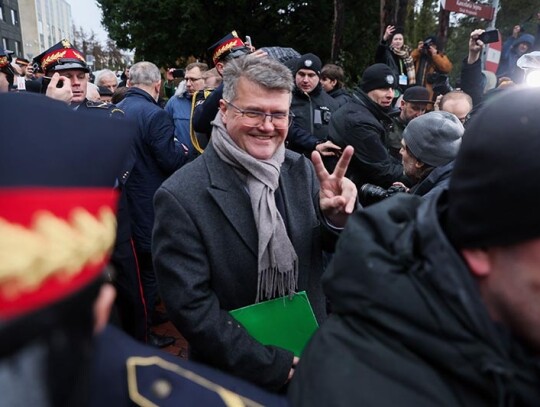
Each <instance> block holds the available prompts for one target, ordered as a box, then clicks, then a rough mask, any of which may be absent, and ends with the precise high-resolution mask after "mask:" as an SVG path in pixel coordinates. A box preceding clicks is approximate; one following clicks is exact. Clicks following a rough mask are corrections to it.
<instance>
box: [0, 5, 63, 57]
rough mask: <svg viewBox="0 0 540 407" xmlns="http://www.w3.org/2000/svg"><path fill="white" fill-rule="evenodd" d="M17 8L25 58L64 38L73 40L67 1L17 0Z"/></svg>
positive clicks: (33, 55)
mask: <svg viewBox="0 0 540 407" xmlns="http://www.w3.org/2000/svg"><path fill="white" fill-rule="evenodd" d="M0 1H2V0H0ZM19 10H20V15H21V27H22V30H21V31H22V40H23V46H24V52H25V58H28V59H31V58H33V57H35V56H36V55H38V54H40V53H41V52H43V51H45V50H46V49H48V48H50V47H51V46H53V45H54V44H56V43H57V42H58V41H60V40H62V39H64V38H67V39H69V40H73V22H72V19H71V6H70V5H69V3H68V2H67V1H65V0H19Z"/></svg>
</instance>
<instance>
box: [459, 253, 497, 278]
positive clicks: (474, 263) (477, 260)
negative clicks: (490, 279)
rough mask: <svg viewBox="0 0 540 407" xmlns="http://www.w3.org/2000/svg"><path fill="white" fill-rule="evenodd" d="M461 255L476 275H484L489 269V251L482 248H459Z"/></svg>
mask: <svg viewBox="0 0 540 407" xmlns="http://www.w3.org/2000/svg"><path fill="white" fill-rule="evenodd" d="M461 255H462V256H463V258H464V259H465V262H466V263H467V265H468V266H469V269H470V270H471V272H472V274H473V275H474V276H476V277H486V276H487V275H488V274H489V273H490V271H491V260H490V256H489V253H488V252H487V251H486V250H484V249H461Z"/></svg>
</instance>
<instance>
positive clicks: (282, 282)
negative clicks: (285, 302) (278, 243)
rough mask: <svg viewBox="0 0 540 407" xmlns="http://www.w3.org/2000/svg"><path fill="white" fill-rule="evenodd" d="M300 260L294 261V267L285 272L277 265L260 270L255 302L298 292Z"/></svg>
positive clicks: (290, 296)
mask: <svg viewBox="0 0 540 407" xmlns="http://www.w3.org/2000/svg"><path fill="white" fill-rule="evenodd" d="M297 282H298V262H297V261H296V260H295V261H293V264H292V268H290V269H288V270H286V271H285V272H282V271H280V270H279V269H278V268H277V267H268V268H266V269H264V270H261V271H260V272H259V278H258V281H257V298H256V299H255V303H259V302H261V301H265V300H271V299H273V298H276V297H284V296H285V295H288V296H289V299H291V298H292V297H293V295H294V294H295V293H296V291H297V289H298V287H297V285H298V283H297Z"/></svg>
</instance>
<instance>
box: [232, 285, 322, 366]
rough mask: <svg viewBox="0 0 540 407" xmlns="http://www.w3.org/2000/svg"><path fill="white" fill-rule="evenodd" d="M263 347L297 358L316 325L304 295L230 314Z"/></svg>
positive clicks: (277, 299)
mask: <svg viewBox="0 0 540 407" xmlns="http://www.w3.org/2000/svg"><path fill="white" fill-rule="evenodd" d="M230 314H231V315H232V316H233V317H234V318H235V319H236V320H237V321H238V322H240V324H241V325H242V326H243V327H244V328H245V329H246V330H247V331H248V332H249V333H250V334H251V336H253V337H254V338H255V339H257V340H258V341H259V342H260V343H262V344H263V345H275V346H279V347H280V348H284V349H287V350H290V351H291V352H293V353H294V354H295V356H298V357H300V355H301V354H302V351H303V350H304V347H305V346H306V343H307V342H308V340H309V338H311V335H313V333H314V332H315V331H316V330H317V328H318V326H319V325H318V324H317V320H316V319H315V314H313V309H312V308H311V304H310V303H309V299H308V297H307V294H306V292H305V291H302V292H299V293H297V294H295V295H294V296H293V297H292V299H289V297H288V296H286V297H280V298H276V299H273V300H269V301H264V302H260V303H258V304H253V305H248V306H247V307H243V308H238V309H235V310H232V311H230Z"/></svg>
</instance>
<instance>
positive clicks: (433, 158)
mask: <svg viewBox="0 0 540 407" xmlns="http://www.w3.org/2000/svg"><path fill="white" fill-rule="evenodd" d="M464 131H465V129H464V128H463V125H462V124H461V122H460V121H459V120H458V118H457V117H456V116H455V115H453V114H451V113H448V112H443V111H435V112H429V113H426V114H424V115H422V116H419V117H417V118H415V119H413V120H411V121H410V122H409V124H408V125H407V127H405V130H403V139H404V140H405V143H406V144H407V148H408V149H409V150H410V151H411V153H412V154H413V155H414V157H416V159H418V160H420V161H422V162H423V163H425V164H426V165H428V166H430V167H440V166H443V165H446V164H448V163H450V162H451V161H453V160H454V159H455V158H456V155H457V153H458V151H459V147H460V146H461V137H462V136H463V132H464Z"/></svg>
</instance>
